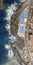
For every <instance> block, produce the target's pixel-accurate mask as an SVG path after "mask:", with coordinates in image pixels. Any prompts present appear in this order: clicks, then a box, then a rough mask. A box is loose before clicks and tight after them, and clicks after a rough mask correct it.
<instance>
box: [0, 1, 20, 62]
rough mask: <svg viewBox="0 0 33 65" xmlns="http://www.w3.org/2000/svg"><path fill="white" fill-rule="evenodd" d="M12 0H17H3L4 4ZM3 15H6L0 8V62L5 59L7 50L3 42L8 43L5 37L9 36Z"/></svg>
mask: <svg viewBox="0 0 33 65" xmlns="http://www.w3.org/2000/svg"><path fill="white" fill-rule="evenodd" d="M14 1H17V2H18V1H19V0H4V4H11V3H14ZM4 17H6V12H5V9H2V10H0V63H1V62H5V61H7V54H8V50H6V49H5V47H4V46H5V44H8V40H9V39H7V37H8V36H9V34H8V31H6V28H5V25H6V22H7V21H6V20H4Z"/></svg>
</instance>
